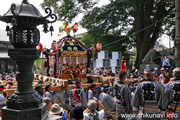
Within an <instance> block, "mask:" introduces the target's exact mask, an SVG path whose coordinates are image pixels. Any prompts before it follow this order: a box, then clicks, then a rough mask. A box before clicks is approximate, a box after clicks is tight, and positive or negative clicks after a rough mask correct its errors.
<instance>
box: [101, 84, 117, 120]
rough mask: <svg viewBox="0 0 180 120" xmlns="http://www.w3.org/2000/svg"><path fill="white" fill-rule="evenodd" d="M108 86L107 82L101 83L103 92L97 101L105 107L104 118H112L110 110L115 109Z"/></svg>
mask: <svg viewBox="0 0 180 120" xmlns="http://www.w3.org/2000/svg"><path fill="white" fill-rule="evenodd" d="M110 88H111V87H110V86H109V85H108V84H104V85H103V91H104V92H103V93H101V94H100V96H99V101H100V102H101V103H102V105H103V106H104V107H105V110H106V111H105V117H104V119H112V115H111V110H115V107H116V103H115V102H114V100H113V97H112V96H110V95H109V92H110Z"/></svg>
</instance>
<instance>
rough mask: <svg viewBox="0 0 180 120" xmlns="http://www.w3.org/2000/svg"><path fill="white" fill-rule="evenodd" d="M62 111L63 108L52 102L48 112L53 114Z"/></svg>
mask: <svg viewBox="0 0 180 120" xmlns="http://www.w3.org/2000/svg"><path fill="white" fill-rule="evenodd" d="M62 112H63V108H62V107H60V106H59V105H58V104H56V103H55V104H53V105H52V106H51V109H50V110H49V114H52V115H55V114H60V113H62Z"/></svg>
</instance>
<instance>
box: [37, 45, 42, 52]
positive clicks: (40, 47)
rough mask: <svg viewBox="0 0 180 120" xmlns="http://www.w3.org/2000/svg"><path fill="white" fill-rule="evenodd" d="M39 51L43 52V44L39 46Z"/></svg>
mask: <svg viewBox="0 0 180 120" xmlns="http://www.w3.org/2000/svg"><path fill="white" fill-rule="evenodd" d="M38 49H39V50H40V51H41V52H42V50H43V46H42V44H39V45H38Z"/></svg>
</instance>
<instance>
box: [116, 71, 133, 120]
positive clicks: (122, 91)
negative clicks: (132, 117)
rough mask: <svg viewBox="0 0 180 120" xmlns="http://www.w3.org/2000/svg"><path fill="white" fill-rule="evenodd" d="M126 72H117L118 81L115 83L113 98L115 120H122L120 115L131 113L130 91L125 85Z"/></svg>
mask: <svg viewBox="0 0 180 120" xmlns="http://www.w3.org/2000/svg"><path fill="white" fill-rule="evenodd" d="M126 75H127V73H126V71H125V70H119V72H118V76H119V81H118V82H116V83H115V85H114V89H115V93H114V94H115V97H116V102H117V103H116V113H117V120H124V119H125V118H123V117H122V114H129V113H130V112H131V111H132V106H131V91H130V90H129V87H128V86H127V85H125V80H126Z"/></svg>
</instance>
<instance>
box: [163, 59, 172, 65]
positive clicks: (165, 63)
mask: <svg viewBox="0 0 180 120" xmlns="http://www.w3.org/2000/svg"><path fill="white" fill-rule="evenodd" d="M162 62H163V64H162V66H170V63H169V59H168V58H163V59H162Z"/></svg>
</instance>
